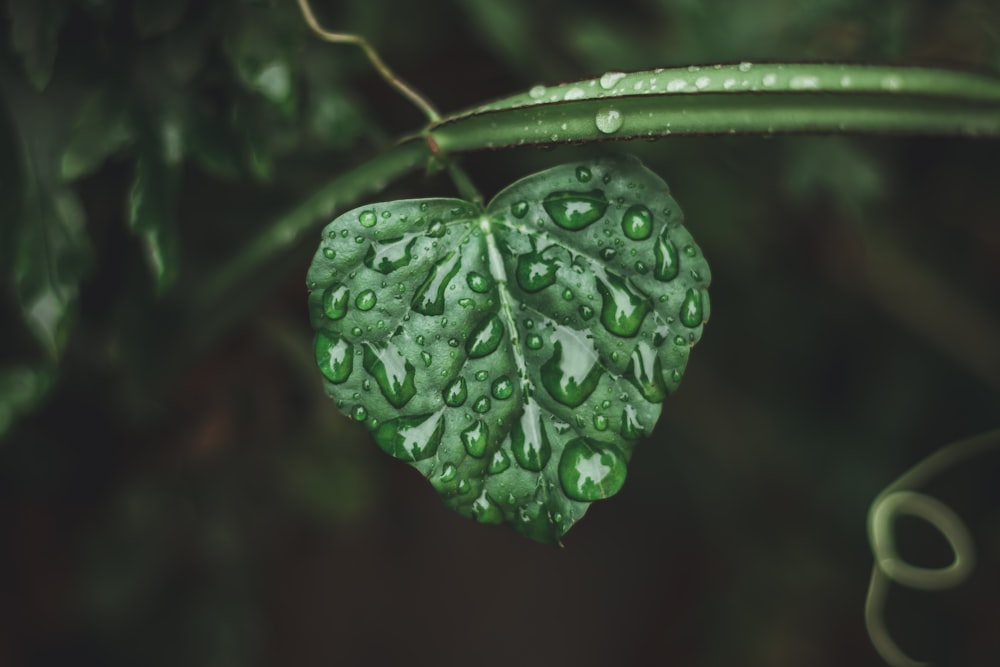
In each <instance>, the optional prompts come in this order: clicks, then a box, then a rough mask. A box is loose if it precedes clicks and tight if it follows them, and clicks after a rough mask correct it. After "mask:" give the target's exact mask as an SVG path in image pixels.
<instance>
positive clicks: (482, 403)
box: [472, 396, 493, 415]
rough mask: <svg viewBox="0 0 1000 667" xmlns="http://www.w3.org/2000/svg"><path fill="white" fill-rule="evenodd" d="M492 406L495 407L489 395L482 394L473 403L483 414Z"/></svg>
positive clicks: (474, 408) (473, 407) (475, 408)
mask: <svg viewBox="0 0 1000 667" xmlns="http://www.w3.org/2000/svg"><path fill="white" fill-rule="evenodd" d="M491 407H493V404H492V403H491V402H490V397H489V396H480V397H479V398H477V399H476V401H475V402H474V403H473V404H472V409H473V410H475V411H476V412H478V413H479V414H481V415H484V414H486V413H487V412H489V411H490V408H491Z"/></svg>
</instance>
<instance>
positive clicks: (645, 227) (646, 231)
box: [622, 204, 653, 241]
mask: <svg viewBox="0 0 1000 667" xmlns="http://www.w3.org/2000/svg"><path fill="white" fill-rule="evenodd" d="M622 231H623V232H624V233H625V236H627V237H628V238H630V239H632V240H633V241H643V240H645V239H648V238H649V237H650V235H651V234H652V233H653V214H652V213H651V212H650V210H649V209H648V208H646V207H645V206H643V205H642V204H635V205H634V206H630V207H629V208H628V210H626V211H625V215H623V216H622Z"/></svg>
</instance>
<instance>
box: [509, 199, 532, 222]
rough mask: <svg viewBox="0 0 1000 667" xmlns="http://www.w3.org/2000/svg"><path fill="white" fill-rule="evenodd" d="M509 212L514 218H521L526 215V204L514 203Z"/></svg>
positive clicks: (524, 202)
mask: <svg viewBox="0 0 1000 667" xmlns="http://www.w3.org/2000/svg"><path fill="white" fill-rule="evenodd" d="M510 212H511V213H512V214H514V217H515V218H523V217H524V216H525V215H527V214H528V202H526V201H519V202H514V203H513V204H511V205H510Z"/></svg>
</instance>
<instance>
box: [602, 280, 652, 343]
mask: <svg viewBox="0 0 1000 667" xmlns="http://www.w3.org/2000/svg"><path fill="white" fill-rule="evenodd" d="M605 278H606V280H601V279H600V278H598V279H597V290H598V291H599V292H600V293H601V300H602V305H601V324H603V325H604V328H606V329H607V330H608V331H610V332H611V333H613V334H615V335H616V336H622V337H631V336H635V335H636V334H637V333H638V332H639V328H640V327H641V326H642V322H643V319H644V318H645V317H646V313H648V312H649V304H648V303H647V302H646V299H644V298H642V297H641V296H640V295H638V294H636V293H635V292H633V291H632V289H630V288H629V286H628V283H627V281H626V279H625V278H621V277H619V276H616V275H615V274H613V273H607V274H605Z"/></svg>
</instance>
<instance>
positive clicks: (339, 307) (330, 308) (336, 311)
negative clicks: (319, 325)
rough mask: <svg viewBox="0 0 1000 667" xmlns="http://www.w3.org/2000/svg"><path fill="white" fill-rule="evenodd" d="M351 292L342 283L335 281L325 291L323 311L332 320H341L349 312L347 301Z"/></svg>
mask: <svg viewBox="0 0 1000 667" xmlns="http://www.w3.org/2000/svg"><path fill="white" fill-rule="evenodd" d="M350 298H351V292H350V290H348V289H347V288H346V287H344V286H343V285H341V284H340V283H334V284H333V285H330V286H329V287H327V288H326V290H325V291H324V292H323V312H324V313H326V316H327V317H329V318H330V319H331V320H339V319H341V318H342V317H344V315H346V314H347V302H348V301H350Z"/></svg>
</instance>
